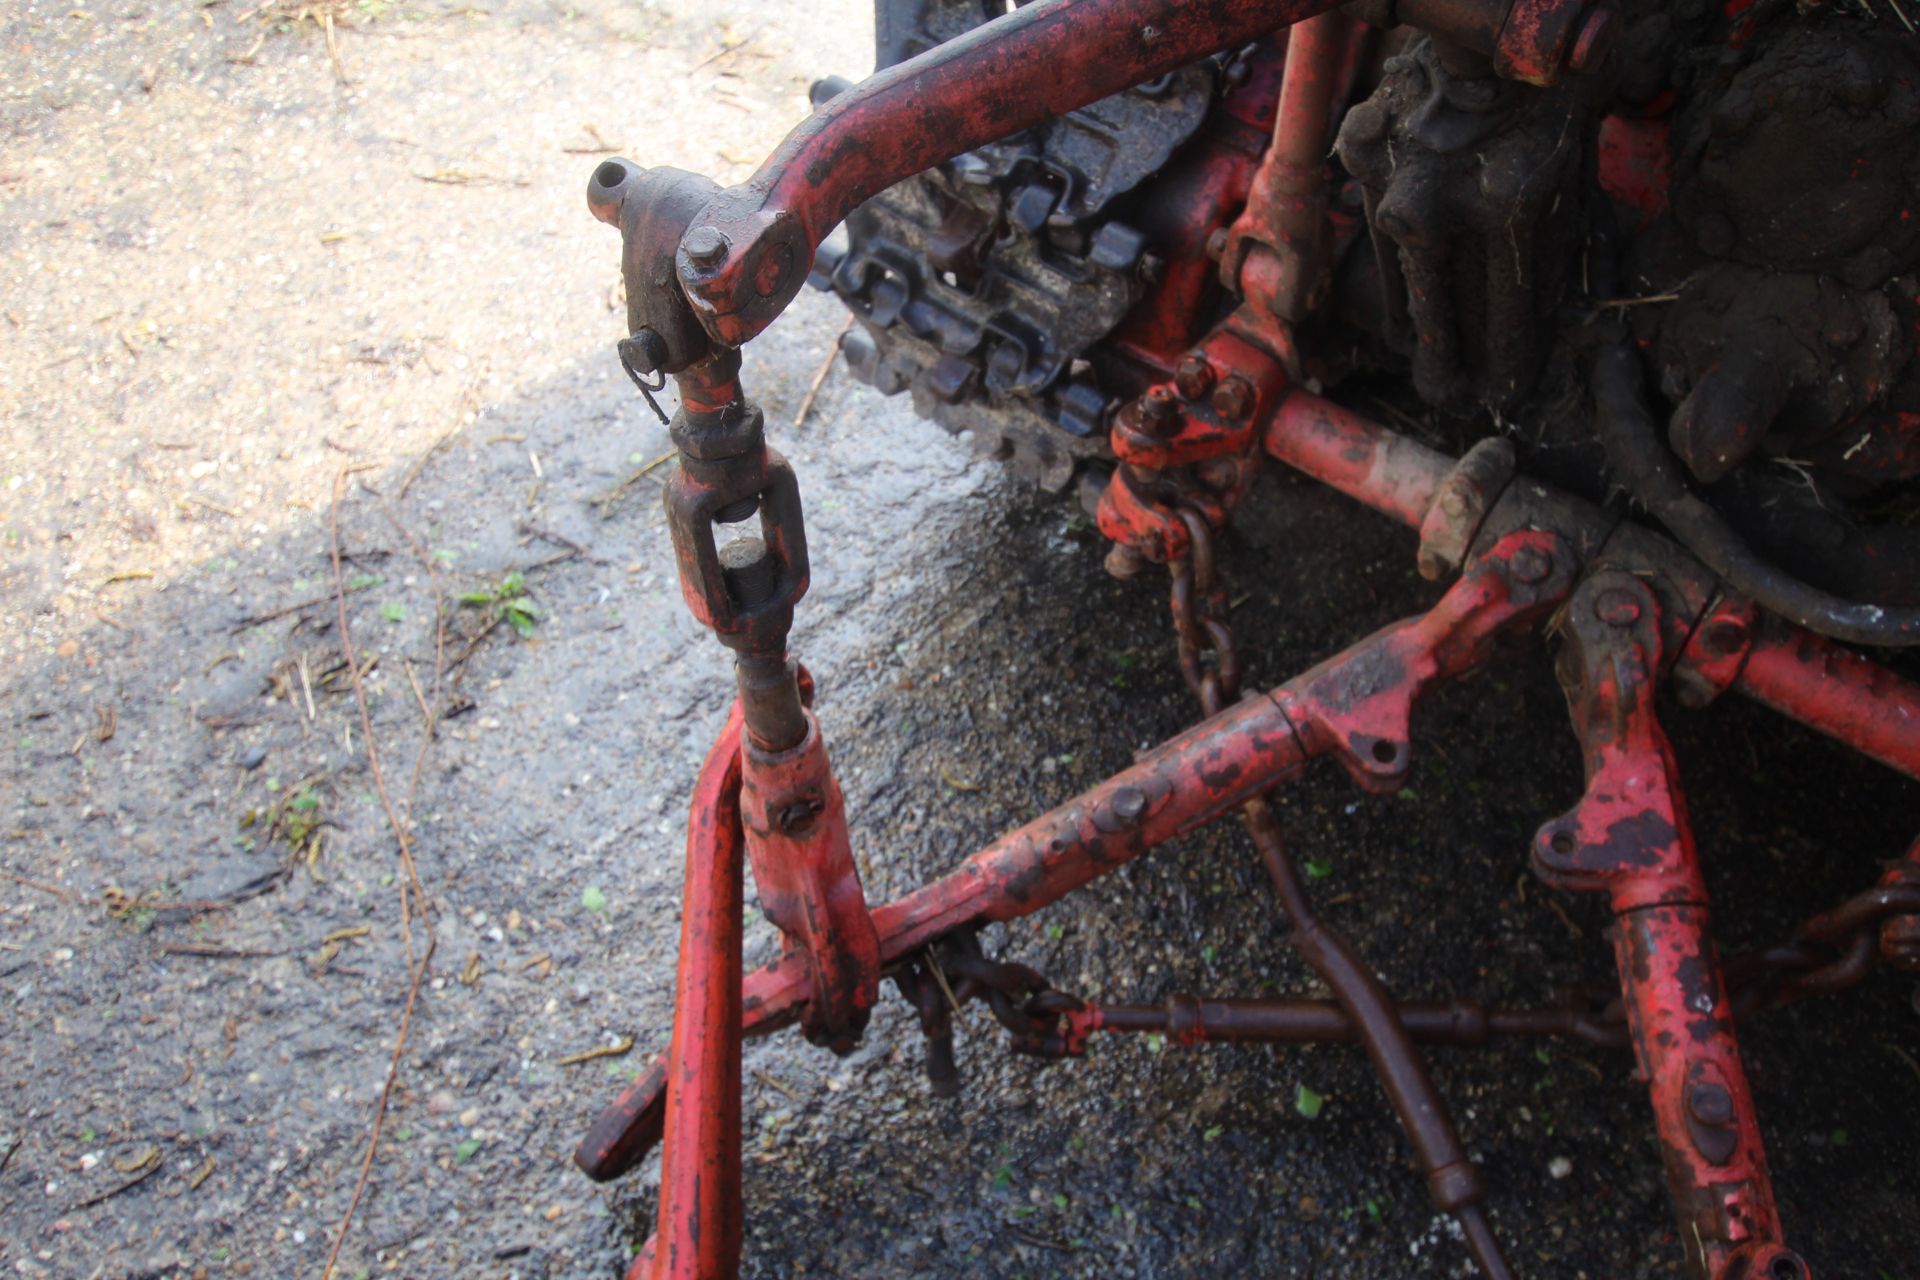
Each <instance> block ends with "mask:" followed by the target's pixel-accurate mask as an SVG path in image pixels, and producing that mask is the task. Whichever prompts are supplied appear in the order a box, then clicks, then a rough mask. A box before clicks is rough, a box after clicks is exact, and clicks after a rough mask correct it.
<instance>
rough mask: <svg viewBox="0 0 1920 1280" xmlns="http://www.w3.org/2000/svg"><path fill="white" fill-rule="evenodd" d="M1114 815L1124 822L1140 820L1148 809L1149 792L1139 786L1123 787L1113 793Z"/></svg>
mask: <svg viewBox="0 0 1920 1280" xmlns="http://www.w3.org/2000/svg"><path fill="white" fill-rule="evenodd" d="M1112 808H1113V816H1114V817H1116V818H1119V819H1121V820H1122V821H1124V822H1138V821H1140V818H1141V816H1142V815H1143V814H1145V813H1146V811H1147V793H1146V792H1144V791H1142V790H1140V788H1138V787H1121V788H1120V789H1119V790H1118V791H1116V792H1114V793H1113V800H1112Z"/></svg>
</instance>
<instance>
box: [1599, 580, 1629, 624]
mask: <svg viewBox="0 0 1920 1280" xmlns="http://www.w3.org/2000/svg"><path fill="white" fill-rule="evenodd" d="M1593 616H1594V617H1596V618H1598V619H1600V621H1602V622H1604V623H1606V624H1607V625H1608V626H1610V627H1630V626H1632V625H1633V624H1634V623H1636V622H1638V621H1640V602H1639V601H1638V600H1636V599H1634V597H1633V593H1632V592H1631V591H1627V590H1625V589H1623V588H1621V587H1613V588H1611V589H1609V590H1606V591H1602V592H1601V593H1600V596H1599V598H1598V599H1596V600H1595V601H1594V602H1593Z"/></svg>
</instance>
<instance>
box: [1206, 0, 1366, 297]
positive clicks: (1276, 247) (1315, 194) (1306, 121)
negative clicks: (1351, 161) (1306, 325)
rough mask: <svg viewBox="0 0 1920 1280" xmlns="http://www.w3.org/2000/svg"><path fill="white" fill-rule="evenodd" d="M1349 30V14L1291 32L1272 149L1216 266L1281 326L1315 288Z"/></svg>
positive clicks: (1315, 20)
mask: <svg viewBox="0 0 1920 1280" xmlns="http://www.w3.org/2000/svg"><path fill="white" fill-rule="evenodd" d="M1354 25H1355V24H1354V20H1353V19H1352V18H1350V17H1348V16H1347V15H1346V14H1344V13H1340V12H1330V13H1323V14H1320V15H1318V16H1317V17H1313V18H1309V19H1307V20H1306V21H1305V22H1302V23H1300V24H1299V25H1298V26H1297V27H1295V28H1294V29H1293V30H1292V31H1291V32H1290V33H1289V38H1288V42H1287V68H1286V73H1285V75H1284V77H1283V78H1282V79H1281V82H1280V104H1279V109H1278V112H1277V114H1276V116H1275V118H1274V124H1273V145H1272V146H1270V147H1268V148H1267V154H1266V156H1265V158H1263V159H1262V160H1261V162H1260V168H1259V170H1258V172H1256V173H1255V174H1254V178H1253V189H1252V191H1251V193H1250V194H1249V197H1248V200H1247V204H1246V208H1245V209H1244V210H1243V211H1242V212H1241V214H1240V216H1239V218H1238V219H1236V220H1235V222H1234V224H1233V226H1232V228H1231V229H1229V231H1228V232H1227V244H1226V251H1225V253H1224V254H1223V255H1222V257H1221V260H1220V271H1221V276H1222V278H1223V279H1225V280H1226V281H1228V282H1229V283H1230V284H1238V285H1239V286H1240V288H1241V291H1242V292H1243V293H1244V295H1245V296H1246V297H1247V298H1248V299H1250V300H1251V301H1253V302H1254V303H1256V304H1257V305H1258V306H1259V307H1260V308H1261V310H1263V311H1264V312H1265V313H1266V314H1268V315H1269V316H1273V317H1277V318H1278V319H1279V320H1282V321H1287V322H1297V321H1299V320H1302V319H1304V318H1305V316H1306V314H1307V312H1308V311H1309V309H1310V304H1311V302H1312V301H1313V296H1312V295H1313V294H1314V292H1315V291H1316V286H1317V284H1318V281H1319V276H1320V268H1321V266H1322V260H1321V255H1322V251H1323V249H1324V246H1325V242H1326V237H1327V219H1326V212H1327V188H1328V186H1329V182H1328V162H1327V156H1328V152H1329V150H1330V148H1331V146H1332V141H1333V126H1332V111H1333V101H1334V95H1335V94H1336V92H1337V91H1338V90H1339V89H1340V87H1341V85H1342V83H1343V81H1344V79H1345V73H1346V69H1347V52H1348V45H1349V43H1350V41H1351V40H1352V38H1353V33H1354Z"/></svg>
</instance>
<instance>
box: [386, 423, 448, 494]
mask: <svg viewBox="0 0 1920 1280" xmlns="http://www.w3.org/2000/svg"><path fill="white" fill-rule="evenodd" d="M464 425H465V424H464V423H455V424H454V425H453V426H451V427H448V428H447V429H446V430H445V431H442V432H441V433H440V434H439V435H438V436H437V437H435V439H434V442H433V443H432V444H430V445H428V446H427V447H426V448H424V449H422V450H421V451H420V456H419V457H417V458H415V459H414V460H413V465H412V466H410V467H408V468H407V474H405V475H404V476H401V477H400V487H399V488H398V489H395V490H394V491H393V499H394V501H395V502H398V501H399V500H400V499H402V498H404V497H406V496H407V489H408V488H409V487H410V486H411V485H412V484H413V482H414V481H415V480H417V479H419V477H420V469H421V468H422V467H424V466H426V465H427V462H428V460H429V459H431V458H432V457H433V455H434V454H436V453H438V452H440V448H441V446H442V445H444V444H446V442H447V441H449V440H451V439H453V438H454V437H455V436H456V435H459V434H460V428H461V427H462V426H464Z"/></svg>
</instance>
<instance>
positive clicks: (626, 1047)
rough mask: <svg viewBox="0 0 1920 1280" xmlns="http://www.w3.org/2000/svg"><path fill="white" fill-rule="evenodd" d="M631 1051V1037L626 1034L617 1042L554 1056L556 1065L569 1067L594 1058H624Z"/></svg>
mask: <svg viewBox="0 0 1920 1280" xmlns="http://www.w3.org/2000/svg"><path fill="white" fill-rule="evenodd" d="M632 1052H633V1037H632V1036H628V1037H627V1038H626V1039H624V1040H622V1041H621V1042H620V1043H619V1044H603V1045H601V1046H600V1047H599V1048H598V1049H585V1050H582V1051H581V1052H579V1053H570V1054H568V1055H567V1056H566V1057H564V1058H555V1059H554V1060H553V1065H555V1066H556V1067H571V1066H574V1065H575V1064H577V1063H581V1062H592V1061H593V1060H594V1059H595V1058H624V1057H626V1056H627V1055H628V1054H629V1053H632Z"/></svg>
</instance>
